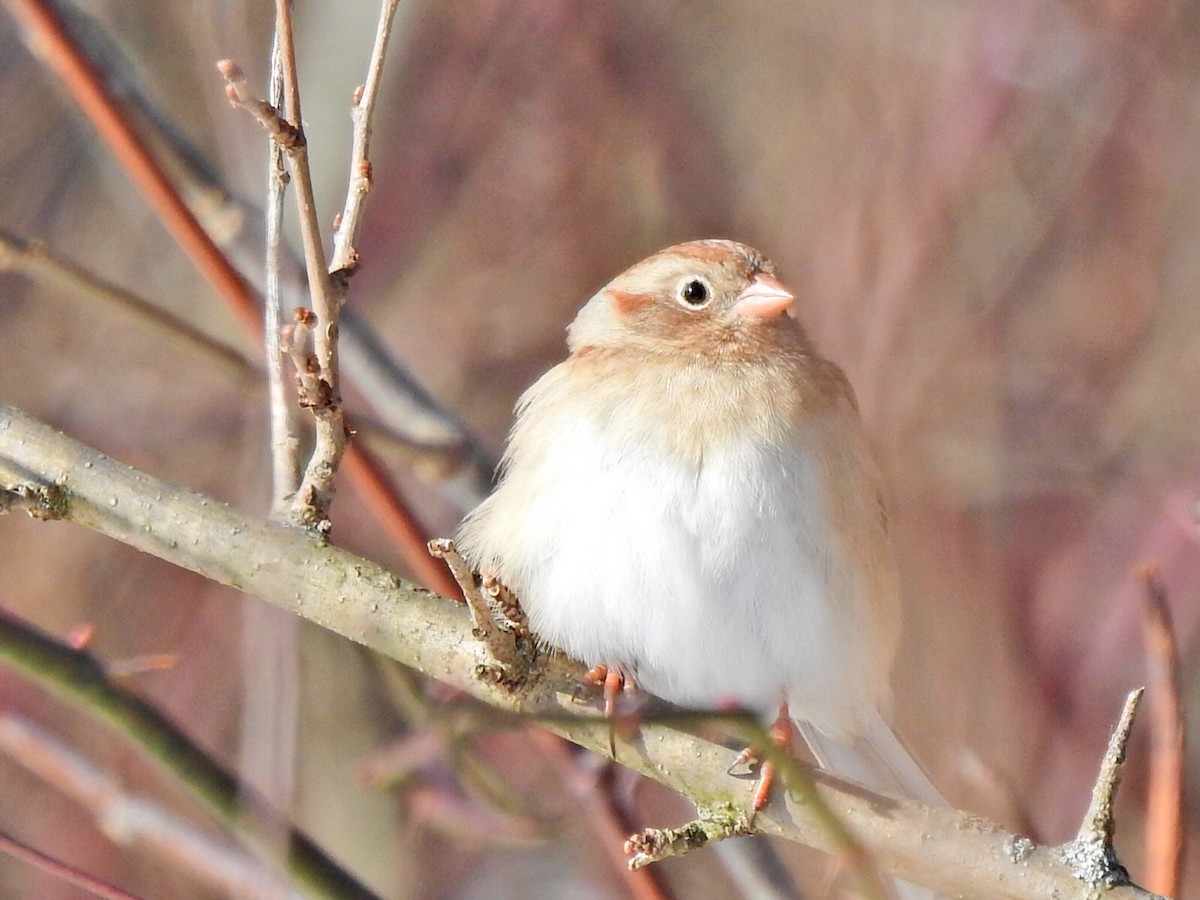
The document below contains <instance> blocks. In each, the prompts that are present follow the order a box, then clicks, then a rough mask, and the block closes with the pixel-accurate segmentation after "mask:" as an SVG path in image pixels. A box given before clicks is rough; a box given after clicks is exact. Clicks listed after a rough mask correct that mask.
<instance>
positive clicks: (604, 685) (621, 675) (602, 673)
mask: <svg viewBox="0 0 1200 900" xmlns="http://www.w3.org/2000/svg"><path fill="white" fill-rule="evenodd" d="M583 678H584V681H586V682H587V683H588V684H593V685H596V686H598V687H600V688H601V689H602V690H603V696H604V716H605V718H607V719H608V750H609V753H611V754H612V757H613V759H616V758H617V737H616V735H617V731H618V729H619V730H620V731H621V732H623V733H624V732H630V733H633V732H636V731H637V726H638V717H637V713H630V714H627V715H618V714H617V697H619V696H620V695H621V694H623V693H629V692H632V691H635V690H637V685H636V684H635V683H634V680H633V676H632V675H628V674H626V672H625V670H624V669H623V668H622V667H621V666H619V665H617V664H606V663H601V664H600V665H598V666H593V667H592V668H591V669H589V670H588V672H587V674H586V675H584V676H583Z"/></svg>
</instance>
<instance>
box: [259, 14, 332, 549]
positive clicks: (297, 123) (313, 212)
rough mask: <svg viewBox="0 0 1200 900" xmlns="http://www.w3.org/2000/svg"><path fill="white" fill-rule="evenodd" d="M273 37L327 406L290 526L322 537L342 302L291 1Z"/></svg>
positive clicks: (317, 412)
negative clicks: (324, 226) (307, 129)
mask: <svg viewBox="0 0 1200 900" xmlns="http://www.w3.org/2000/svg"><path fill="white" fill-rule="evenodd" d="M275 35H276V39H277V40H278V42H279V58H280V61H281V63H282V67H283V97H284V112H285V118H286V120H287V122H288V123H289V124H290V125H291V127H292V128H293V129H294V130H295V132H296V135H297V140H296V141H295V142H294V143H293V144H292V145H290V146H284V150H286V151H287V160H288V171H289V172H290V173H291V176H292V183H293V185H294V186H295V192H296V208H297V211H298V212H299V218H300V240H301V243H302V244H303V246H304V269H305V271H306V272H307V274H308V290H309V296H310V297H311V299H312V308H313V313H315V314H316V317H317V327H316V328H315V329H314V330H313V349H314V351H315V353H316V357H317V364H318V365H319V366H320V377H321V381H322V382H324V386H323V391H325V392H327V400H326V402H324V403H322V404H321V405H317V406H314V407H313V415H314V418H315V422H316V435H315V442H314V446H313V451H312V456H311V457H310V458H309V461H308V465H307V467H306V468H305V470H304V476H303V478H302V479H301V481H300V487H299V489H298V490H297V491H296V495H295V498H294V500H293V502H292V518H293V521H295V522H297V523H298V524H301V525H306V526H308V527H310V528H313V529H314V530H315V531H316V532H317V533H318V534H322V535H327V534H328V533H329V530H330V528H331V527H332V523H331V522H330V520H329V507H330V504H331V503H332V502H333V490H334V477H335V476H336V475H337V470H338V466H339V465H340V464H341V461H342V456H343V455H344V454H345V452H346V443H347V440H346V439H347V435H346V423H345V420H344V417H343V412H342V396H341V387H340V381H339V378H340V376H339V374H338V318H339V314H340V312H341V300H342V298H341V297H340V296H339V294H338V291H336V290H335V289H334V286H333V279H332V278H330V276H329V266H328V264H327V261H326V257H325V247H324V245H323V244H322V243H321V225H320V222H319V220H318V216H317V201H316V196H315V194H314V191H313V184H312V173H311V171H310V170H309V166H308V148H307V145H306V140H305V138H304V124H303V122H304V119H303V115H302V113H301V106H300V79H299V77H298V76H297V74H296V49H295V46H294V44H293V41H292V5H291V0H275Z"/></svg>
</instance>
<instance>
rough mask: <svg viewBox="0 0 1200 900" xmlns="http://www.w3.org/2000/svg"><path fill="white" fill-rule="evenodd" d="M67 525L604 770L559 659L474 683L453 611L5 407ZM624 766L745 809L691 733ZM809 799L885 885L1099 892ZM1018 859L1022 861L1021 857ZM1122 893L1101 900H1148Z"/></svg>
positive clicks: (989, 827)
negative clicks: (571, 746)
mask: <svg viewBox="0 0 1200 900" xmlns="http://www.w3.org/2000/svg"><path fill="white" fill-rule="evenodd" d="M51 485H53V486H55V487H56V488H57V489H58V490H57V491H54V492H52V493H54V494H55V495H56V496H58V497H59V500H58V501H57V502H56V503H55V504H54V505H53V508H54V511H55V513H56V514H58V515H60V516H61V518H63V519H66V520H69V521H72V522H75V523H77V524H80V525H83V526H85V527H88V528H92V529H95V530H96V531H99V532H101V533H103V534H106V535H108V536H110V537H112V538H115V539H116V540H119V541H122V542H124V543H127V544H129V545H131V546H134V547H137V548H139V549H141V550H144V551H145V552H147V553H151V554H153V555H155V556H158V557H160V558H162V559H165V560H168V561H170V562H173V563H175V564H177V565H179V566H183V567H184V568H187V569H190V570H191V571H194V572H197V573H199V574H201V575H204V576H206V577H208V578H212V579H214V580H216V581H219V582H221V583H222V584H227V585H230V586H232V587H235V588H238V589H239V590H242V591H245V592H246V593H249V594H253V595H256V596H258V597H261V598H263V599H264V600H267V601H268V602H270V603H273V604H275V605H277V606H280V607H282V608H284V609H287V610H290V611H291V612H294V613H295V614H297V615H300V616H303V617H305V618H307V619H309V620H310V621H312V622H315V623H317V624H318V625H321V626H323V627H325V628H329V629H330V630H332V631H335V632H337V633H338V634H341V635H343V636H344V637H347V638H349V639H350V640H353V641H357V642H359V643H361V644H364V645H366V646H368V647H370V648H372V649H374V650H376V651H378V652H379V653H382V654H384V655H385V656H389V657H391V658H393V659H395V660H397V661H399V662H401V663H403V664H404V665H407V666H410V667H411V668H414V669H416V670H418V671H420V672H423V673H424V674H426V675H428V676H430V677H432V678H436V679H438V680H440V681H443V682H445V683H447V684H450V685H453V686H455V687H458V688H460V689H462V690H463V691H465V692H467V693H469V694H471V695H473V696H474V697H476V698H478V699H480V700H482V701H483V702H485V703H488V704H491V705H492V706H495V707H497V708H500V709H505V710H511V711H515V712H520V713H524V714H527V715H530V716H533V717H538V718H540V719H541V720H542V721H543V722H544V723H545V725H546V727H547V728H549V729H550V730H551V731H554V732H556V733H558V734H560V735H562V736H563V737H565V738H567V739H568V740H570V741H573V742H574V743H577V744H579V745H581V746H584V747H587V748H589V749H591V750H593V751H595V752H597V753H601V754H604V755H608V753H607V748H608V740H609V724H608V722H607V721H606V720H605V719H604V718H603V717H601V716H599V715H596V714H593V713H591V712H590V711H589V710H588V709H587V708H585V707H582V706H581V704H580V703H579V701H578V700H577V699H576V696H577V690H576V689H577V686H578V685H579V683H580V680H581V678H582V675H583V670H582V667H580V666H579V665H577V664H575V663H573V662H571V661H570V660H567V659H565V658H564V657H561V656H554V657H551V658H549V659H547V660H544V661H542V668H541V670H540V672H539V675H538V677H536V678H531V679H529V680H528V681H527V682H525V683H523V684H521V685H520V686H518V687H517V688H516V689H510V688H509V687H506V686H504V685H500V684H496V683H494V682H492V681H489V680H487V679H480V678H478V677H477V676H476V671H477V669H478V668H479V667H481V666H482V667H486V666H487V665H488V664H489V663H490V662H491V660H490V657H489V655H488V652H487V650H486V648H485V647H484V645H483V644H482V643H480V642H479V641H473V640H465V639H464V637H465V636H467V635H468V634H469V633H470V629H471V623H470V619H469V617H468V615H467V612H466V610H465V609H464V608H463V606H462V604H458V603H453V602H451V601H449V600H446V599H444V598H442V597H439V596H437V595H435V594H433V593H430V592H429V591H426V590H422V589H420V588H416V587H413V586H412V585H410V584H407V583H405V582H402V581H400V580H399V579H398V578H396V577H395V576H394V575H392V574H391V573H390V572H388V571H386V570H384V569H383V568H381V567H380V566H378V565H376V564H375V563H372V562H370V561H369V560H366V559H363V558H361V557H358V556H355V555H353V554H350V553H347V552H346V551H344V550H341V549H339V548H337V547H331V546H322V545H321V544H320V543H319V542H318V541H315V540H314V539H313V538H312V537H311V536H310V535H309V534H308V533H307V532H305V531H303V530H302V529H296V528H289V527H287V526H284V525H280V524H276V523H272V522H268V521H263V520H261V519H257V518H255V517H253V516H250V515H247V514H246V513H243V512H241V511H239V510H236V509H233V508H231V507H229V506H226V505H225V504H223V503H219V502H217V501H215V500H212V499H210V498H207V497H204V496H202V495H199V494H194V493H191V492H189V491H186V490H184V489H182V488H179V487H175V486H173V485H170V484H167V483H165V482H162V481H159V480H158V479H155V478H154V477H152V476H150V475H147V474H145V473H143V472H140V471H137V470H136V469H133V468H130V467H129V466H126V465H124V464H122V463H119V462H117V461H115V460H113V459H110V458H109V457H106V456H104V455H103V454H101V453H99V452H98V451H96V450H93V449H91V448H90V447H87V446H85V445H83V444H81V443H79V442H77V441H75V440H72V439H70V438H67V437H66V436H64V435H62V434H60V433H59V432H57V431H55V430H54V429H52V428H50V427H48V426H46V425H43V424H41V423H39V422H37V421H35V420H33V419H31V418H30V417H28V416H26V415H25V414H24V413H21V412H20V411H18V410H15V409H12V408H10V407H5V406H3V405H0V488H5V489H7V490H9V491H10V492H11V491H13V490H14V489H15V488H17V487H23V488H24V489H25V491H26V492H29V491H33V492H35V493H36V492H38V491H43V492H44V491H45V489H46V488H48V487H49V486H51ZM618 749H619V755H620V762H621V764H622V765H624V766H627V767H629V768H631V769H634V770H635V771H638V772H640V773H642V774H643V775H646V776H647V777H649V778H652V779H654V780H655V781H658V782H660V783H662V784H664V785H666V786H667V787H669V788H671V789H673V790H675V791H677V792H678V793H680V794H682V795H683V796H685V797H688V798H691V799H692V800H693V801H698V802H700V803H701V804H702V805H705V806H709V807H713V806H715V805H717V804H730V805H732V806H735V807H737V808H745V806H746V805H747V804H748V802H749V795H750V791H751V788H752V785H751V783H750V782H748V781H746V780H743V779H739V778H737V777H735V776H732V775H729V774H728V773H727V771H726V770H727V768H728V766H729V763H730V757H731V751H730V750H729V749H728V748H726V747H725V746H723V745H722V744H719V743H714V742H713V741H711V740H710V739H708V738H706V737H703V736H701V735H700V734H698V733H696V732H695V731H694V730H692V729H691V728H690V727H687V728H685V727H679V726H675V725H671V724H668V723H654V722H647V723H645V724H644V725H643V727H642V728H641V730H640V732H639V733H638V735H636V736H635V737H633V738H632V739H630V740H628V741H622V743H621V745H620V746H619V748H618ZM812 780H813V782H814V784H815V786H816V790H817V792H818V793H819V794H820V796H821V797H822V798H823V799H824V800H825V802H826V803H827V804H828V805H829V806H830V807H831V808H833V809H834V810H836V811H837V812H838V813H839V815H840V816H841V818H842V821H843V822H845V823H846V825H847V827H848V828H849V829H850V830H851V831H852V832H853V833H854V834H855V835H857V836H858V838H859V840H860V841H861V843H862V845H863V846H864V847H865V848H866V850H867V851H868V852H869V853H870V854H871V856H872V858H873V859H874V860H875V862H876V863H877V864H878V866H879V868H880V869H881V870H884V871H887V872H890V873H892V874H895V875H898V876H900V877H902V878H904V879H906V880H909V881H914V882H918V883H921V884H926V885H928V886H929V887H931V888H934V889H935V890H938V891H940V892H942V893H945V894H949V895H952V896H963V897H986V898H989V900H1002V898H1014V900H1024V898H1028V900H1044V898H1046V897H1059V898H1061V900H1069V898H1086V897H1091V896H1093V895H1094V889H1093V888H1092V887H1090V886H1088V885H1086V884H1084V883H1083V882H1081V881H1080V880H1079V879H1078V878H1077V877H1076V876H1075V874H1074V873H1073V871H1072V870H1071V868H1070V867H1069V866H1068V865H1067V864H1066V863H1065V862H1064V861H1063V859H1062V857H1061V851H1060V849H1059V848H1054V847H1045V846H1038V845H1035V844H1034V843H1033V842H1032V841H1030V840H1028V839H1027V838H1023V837H1021V836H1019V835H1014V834H1011V833H1009V832H1006V831H1005V830H1004V829H1003V828H1001V827H1000V826H999V825H996V824H994V823H992V822H988V821H986V820H984V819H981V818H979V817H977V816H973V815H970V814H968V813H964V812H958V811H955V810H945V809H931V808H928V807H925V806H922V805H920V804H916V803H912V802H907V801H901V800H898V799H894V798H890V797H886V796H883V795H879V794H874V793H871V792H869V791H867V790H865V789H863V788H862V787H859V786H857V785H854V784H852V783H849V782H846V781H843V780H841V779H838V778H835V777H833V776H831V775H829V774H828V773H825V772H821V771H813V772H812ZM754 831H755V832H756V833H760V834H767V835H775V836H778V837H784V838H787V839H790V840H794V841H799V842H801V843H804V844H806V845H808V846H812V847H815V848H817V849H819V850H825V851H831V850H836V847H835V846H834V845H833V841H832V839H831V838H830V836H829V834H828V831H827V829H825V828H824V827H823V825H822V824H821V823H820V822H819V821H818V820H817V819H816V818H815V817H814V816H813V814H812V811H811V809H810V808H809V806H808V804H805V803H804V802H802V801H796V800H793V799H792V798H791V797H789V796H781V797H780V798H778V799H777V800H775V801H774V802H772V803H771V804H770V805H769V806H768V807H767V808H766V809H765V810H763V811H762V812H761V813H759V814H758V816H757V817H756V818H755V821H754ZM1018 851H1019V852H1018ZM1152 896H1153V895H1151V894H1149V893H1148V892H1146V891H1144V890H1142V889H1140V888H1138V887H1135V886H1131V885H1122V886H1117V887H1114V888H1113V889H1112V890H1110V891H1108V892H1107V893H1106V894H1105V897H1106V898H1111V900H1132V898H1149V897H1152Z"/></svg>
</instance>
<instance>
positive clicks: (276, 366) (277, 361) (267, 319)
mask: <svg viewBox="0 0 1200 900" xmlns="http://www.w3.org/2000/svg"><path fill="white" fill-rule="evenodd" d="M267 93H268V103H270V104H271V105H272V107H273V108H275V107H278V106H279V103H280V98H281V97H282V95H283V64H282V61H281V59H280V57H279V41H278V40H273V41H272V42H271V78H270V87H269V88H268V91H267ZM287 184H288V174H287V169H286V168H285V166H284V163H283V148H282V147H280V146H279V144H278V143H277V142H276V141H270V142H268V147H267V222H266V230H267V235H266V247H265V261H266V272H265V282H264V284H265V286H266V293H265V296H264V300H265V301H266V305H265V308H264V310H263V325H264V329H263V330H264V339H263V344H264V349H265V351H266V358H267V402H268V406H269V408H270V416H271V419H270V421H271V484H272V491H271V514H272V516H274V517H275V518H280V517H282V516H283V515H285V514H286V512H287V510H288V508H289V505H290V503H291V499H292V497H293V496H295V493H296V488H297V487H298V486H299V483H300V458H299V446H300V438H299V435H298V434H297V433H296V421H295V418H294V417H293V416H292V403H291V399H292V395H291V392H290V391H289V390H288V380H287V378H286V377H285V375H284V358H285V351H284V347H283V340H282V338H281V335H280V331H281V325H282V322H283V291H282V288H281V284H280V271H281V266H282V260H283V200H284V194H285V193H286V192H287Z"/></svg>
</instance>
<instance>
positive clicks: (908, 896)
mask: <svg viewBox="0 0 1200 900" xmlns="http://www.w3.org/2000/svg"><path fill="white" fill-rule="evenodd" d="M797 729H798V730H799V732H800V734H801V736H802V737H803V738H804V741H805V743H807V744H808V748H809V750H811V751H812V755H813V757H814V758H815V759H816V761H817V765H819V766H820V767H821V768H822V769H826V770H828V771H830V772H833V773H834V774H836V775H840V776H842V777H843V778H849V779H851V780H853V781H857V782H858V783H859V784H862V785H864V786H866V787H869V788H871V789H873V790H876V791H882V792H884V793H888V794H893V795H896V796H901V797H908V798H909V799H911V800H916V801H917V802H919V803H924V804H926V805H927V806H948V805H949V804H948V803H946V798H945V797H943V796H942V795H941V793H940V792H939V791H938V789H937V788H936V787H934V786H933V782H932V781H930V780H929V776H928V775H926V774H925V772H924V771H922V769H921V767H920V766H919V765H917V763H916V761H915V760H914V759H913V758H912V756H911V755H910V754H909V752H908V750H907V748H905V746H904V744H903V743H901V741H900V738H898V737H897V736H896V733H895V732H893V731H892V729H891V727H890V726H889V725H888V724H887V722H885V721H884V720H883V716H881V715H879V714H876V715H875V717H874V719H873V720H872V721H871V723H870V725H869V727H868V728H867V730H866V733H865V734H864V735H863V736H861V737H858V738H855V739H853V740H851V741H838V740H834V739H833V738H831V737H829V736H828V735H826V734H823V733H822V732H820V731H818V730H817V729H816V728H813V727H812V726H811V725H809V724H808V723H807V722H798V723H797ZM892 887H893V889H894V891H895V895H896V897H898V898H900V900H935V898H936V897H937V894H935V893H933V892H932V891H931V890H930V889H928V888H923V887H918V886H917V885H914V884H909V883H908V882H906V881H895V882H893V885H892Z"/></svg>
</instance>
